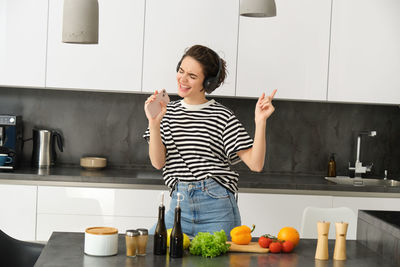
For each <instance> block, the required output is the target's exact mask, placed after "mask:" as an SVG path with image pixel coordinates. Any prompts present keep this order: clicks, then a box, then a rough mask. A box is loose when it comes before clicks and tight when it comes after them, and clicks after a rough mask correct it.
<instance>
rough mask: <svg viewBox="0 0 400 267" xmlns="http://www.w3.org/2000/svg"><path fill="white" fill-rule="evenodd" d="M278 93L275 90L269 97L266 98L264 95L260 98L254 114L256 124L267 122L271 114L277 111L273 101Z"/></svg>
mask: <svg viewBox="0 0 400 267" xmlns="http://www.w3.org/2000/svg"><path fill="white" fill-rule="evenodd" d="M276 91H277V90H276V89H275V90H274V91H273V92H272V94H271V95H269V96H265V93H262V95H261V96H260V97H259V98H258V101H257V104H256V109H255V112H254V113H255V115H254V120H255V121H256V122H264V121H266V120H267V119H268V118H269V116H271V114H272V113H273V112H274V111H275V108H274V106H273V105H272V99H273V98H274V96H275V94H276Z"/></svg>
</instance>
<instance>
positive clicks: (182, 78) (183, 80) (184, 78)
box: [179, 74, 187, 82]
mask: <svg viewBox="0 0 400 267" xmlns="http://www.w3.org/2000/svg"><path fill="white" fill-rule="evenodd" d="M179 81H180V82H185V81H187V75H186V74H181V76H180V77H179Z"/></svg>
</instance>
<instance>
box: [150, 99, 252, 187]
mask: <svg viewBox="0 0 400 267" xmlns="http://www.w3.org/2000/svg"><path fill="white" fill-rule="evenodd" d="M160 133H161V140H162V142H163V143H164V145H165V147H166V162H165V166H164V168H163V177H164V181H165V184H166V185H167V186H168V187H170V188H173V187H174V186H175V184H176V183H177V182H178V181H184V182H191V181H200V180H203V179H207V178H213V179H214V180H215V181H216V182H218V183H220V184H221V185H222V186H224V187H225V188H227V189H228V190H230V191H232V192H237V190H238V187H237V182H238V178H239V175H238V174H237V173H236V172H235V171H232V170H231V169H230V167H229V165H233V164H236V163H238V162H240V158H239V156H238V155H237V154H236V152H238V151H240V150H244V149H248V148H250V147H252V145H253V140H252V139H251V138H250V136H249V134H248V133H247V132H246V130H245V129H244V127H243V125H242V124H241V123H240V122H239V120H238V119H237V118H236V117H235V115H234V114H233V112H232V111H231V110H229V109H228V108H226V107H225V106H223V105H222V104H220V103H218V102H216V101H215V100H210V101H208V102H206V103H204V104H201V105H189V104H186V103H185V102H184V101H183V100H177V101H172V102H170V103H168V105H167V112H166V114H165V115H164V117H163V119H162V120H161V125H160ZM143 137H144V138H145V139H146V140H147V141H149V138H150V132H149V129H147V131H146V132H145V134H144V135H143Z"/></svg>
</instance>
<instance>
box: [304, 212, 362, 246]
mask: <svg viewBox="0 0 400 267" xmlns="http://www.w3.org/2000/svg"><path fill="white" fill-rule="evenodd" d="M322 221H325V222H330V227H329V235H328V239H335V238H336V236H335V223H336V222H346V223H348V224H349V226H348V229H347V233H348V234H349V233H350V232H351V233H352V235H353V234H355V231H356V228H357V227H356V226H357V217H356V214H355V213H354V212H353V211H352V210H351V209H350V208H347V207H340V208H317V207H307V208H305V209H304V211H303V218H302V220H301V228H300V236H301V238H317V237H318V231H317V222H322ZM353 232H354V233H353Z"/></svg>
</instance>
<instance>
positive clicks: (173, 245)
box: [169, 193, 183, 258]
mask: <svg viewBox="0 0 400 267" xmlns="http://www.w3.org/2000/svg"><path fill="white" fill-rule="evenodd" d="M181 196H182V195H181V194H180V193H178V194H177V198H178V199H177V205H176V208H175V219H174V227H173V228H172V231H171V236H170V244H169V255H170V257H171V258H182V256H183V233H182V227H181V207H180V202H181V201H182V200H183V198H182V199H181ZM182 197H183V196H182Z"/></svg>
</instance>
